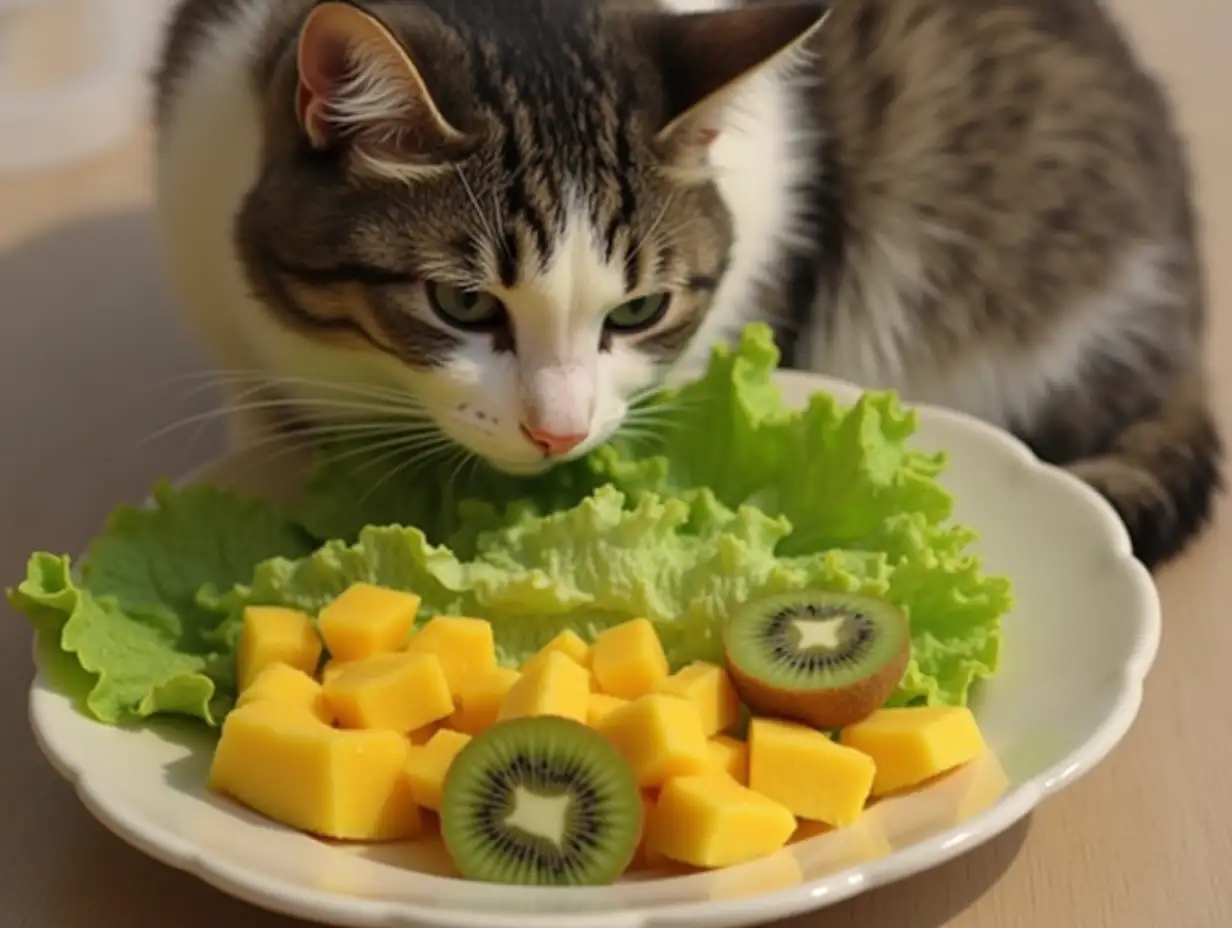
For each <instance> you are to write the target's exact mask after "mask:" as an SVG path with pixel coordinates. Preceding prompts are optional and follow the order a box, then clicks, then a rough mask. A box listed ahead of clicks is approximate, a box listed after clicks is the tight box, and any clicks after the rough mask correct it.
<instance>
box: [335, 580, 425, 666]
mask: <svg viewBox="0 0 1232 928" xmlns="http://www.w3.org/2000/svg"><path fill="white" fill-rule="evenodd" d="M419 603H420V599H419V597H418V596H416V595H415V594H414V593H404V592H402V591H401V590H388V589H385V588H384V587H379V586H373V585H372V584H370V583H354V584H352V585H351V586H349V587H347V588H346V589H345V590H344V591H343V592H342V595H341V596H339V597H338V598H337V599H335V600H334V601H333V602H331V603H330V604H329V605H328V606H326V607H325V608H324V609H322V610H321V614H320V615H319V616H318V617H317V625H318V626H320V629H321V637H322V638H324V639H325V647H326V648H328V649H329V655H330V657H331V658H333V659H334V660H337V661H357V660H361V659H362V658H365V657H371V656H372V655H373V654H380V653H382V652H384V651H398V650H401V649H402V647H403V646H405V644H406V639H407V636H408V635H409V634H410V633H411V626H412V625H413V624H414V622H415V616H416V615H417V614H418V613H419Z"/></svg>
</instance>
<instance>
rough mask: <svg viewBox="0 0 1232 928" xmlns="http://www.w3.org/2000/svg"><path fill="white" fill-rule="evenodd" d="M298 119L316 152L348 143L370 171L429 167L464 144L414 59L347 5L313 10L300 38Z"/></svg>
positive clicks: (325, 5) (371, 20) (384, 29)
mask: <svg viewBox="0 0 1232 928" xmlns="http://www.w3.org/2000/svg"><path fill="white" fill-rule="evenodd" d="M297 64H298V72H299V87H298V92H297V94H296V101H295V112H296V117H297V118H298V120H299V125H300V128H301V129H302V130H303V132H304V134H305V135H306V136H307V137H308V141H309V142H310V144H311V145H312V146H313V147H314V148H325V147H328V146H332V145H337V144H340V143H341V144H347V145H350V146H352V147H353V149H354V150H355V151H356V152H357V153H358V154H360V155H362V156H363V158H364V160H365V161H366V162H368V163H369V164H370V165H381V164H385V163H388V164H389V165H391V166H395V167H396V166H398V165H401V166H404V167H407V168H411V169H413V168H414V167H421V168H422V167H425V166H430V165H432V164H436V163H438V162H439V161H440V160H442V157H443V155H444V154H445V153H446V152H447V151H448V150H449V149H451V148H453V147H455V146H456V145H457V144H458V143H459V142H461V141H463V140H464V138H465V137H464V136H463V133H461V132H459V131H458V130H457V129H456V128H454V126H452V125H451V124H450V123H449V121H448V120H447V119H446V118H445V117H444V115H442V113H441V111H440V109H439V108H438V107H437V104H436V101H435V100H433V98H432V94H431V92H430V91H429V90H428V87H427V84H426V83H425V82H424V79H423V76H422V75H421V74H420V72H419V69H418V68H417V67H416V66H415V62H414V61H412V60H411V56H410V55H409V54H408V53H407V50H406V49H405V48H404V47H403V45H402V43H401V42H399V41H398V39H397V37H395V36H394V35H393V33H391V32H390V31H389V29H388V28H387V27H386V26H385V25H384V24H383V23H382V22H380V20H378V19H376V18H375V17H374V16H372V15H371V14H369V13H366V12H364V11H363V10H361V9H359V8H358V7H355V6H352V5H351V4H350V3H346V2H325V3H321V4H319V5H318V6H316V7H314V8H313V10H312V12H311V13H310V14H309V15H308V18H307V19H306V20H305V22H304V25H303V26H302V27H301V29H300V33H299V48H298V55H297Z"/></svg>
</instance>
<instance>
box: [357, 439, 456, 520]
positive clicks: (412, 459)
mask: <svg viewBox="0 0 1232 928" xmlns="http://www.w3.org/2000/svg"><path fill="white" fill-rule="evenodd" d="M441 447H446V446H441ZM394 453H395V454H396V453H398V452H396V451H395V452H394ZM388 457H389V456H388V455H387V456H386V459H388ZM432 457H433V454H431V453H429V454H426V455H422V456H419V457H416V456H414V455H410V454H408V455H407V456H406V459H405V460H404V461H402V462H400V463H398V464H396V465H394V466H393V467H391V468H390V469H389V471H388V472H387V473H386V474H385V476H384V477H382V478H380V479H379V480H377V481H376V482H374V483H373V484H372V485H371V486H369V487H368V490H367V492H366V493H364V495H363V496H362V497H360V499H359V501H358V502H357V503H356V504H355V505H356V506H362V505H363V504H364V503H365V502H367V500H368V499H369V498H370V497H371V496H372V494H373V493H375V492H376V491H377V490H378V489H380V488H381V487H382V486H383V485H384V484H386V483H388V482H389V481H390V480H392V479H393V478H394V477H396V476H397V475H398V474H400V473H405V472H406V470H407V468H409V467H413V466H415V465H419V466H421V467H422V466H423V465H424V464H426V463H427V462H428V461H430V460H431V459H432Z"/></svg>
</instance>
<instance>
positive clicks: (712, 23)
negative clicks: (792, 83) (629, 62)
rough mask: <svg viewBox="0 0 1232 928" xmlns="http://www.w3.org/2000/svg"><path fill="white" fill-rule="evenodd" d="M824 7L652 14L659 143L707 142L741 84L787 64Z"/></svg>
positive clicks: (825, 12)
mask: <svg viewBox="0 0 1232 928" xmlns="http://www.w3.org/2000/svg"><path fill="white" fill-rule="evenodd" d="M829 12H830V6H829V4H828V3H825V2H811V3H799V2H796V3H767V4H757V5H754V6H743V7H736V8H732V9H719V10H713V11H707V12H704V13H685V14H668V15H662V14H659V15H654V16H652V17H651V21H650V22H649V23H648V24H647V27H648V29H649V32H650V34H649V36H648V39H649V42H648V44H649V47H650V48H651V49H652V54H654V56H655V58H656V60H657V63H658V66H659V70H660V73H661V74H662V75H663V82H664V86H665V87H666V90H667V96H668V104H667V112H666V113H665V120H664V124H663V126H662V127H661V128H660V130H659V133H658V139H659V141H660V142H664V143H667V142H670V143H672V144H674V145H677V144H678V145H684V146H687V147H696V146H699V145H700V146H706V145H709V144H710V143H711V142H713V141H714V140H715V138H717V137H718V135H719V133H720V132H722V130H723V127H724V124H725V115H726V111H727V109H728V107H729V106H730V104H731V103H732V101H733V99H734V98H735V97H736V96H737V94H738V92H739V90H740V89H741V88H742V87H743V85H744V84H745V83H746V82H747V81H748V80H749V79H750V78H752V77H753V76H754V75H756V74H759V73H761V72H762V71H764V70H766V69H767V68H770V67H772V66H777V65H779V64H782V63H789V62H790V61H791V60H792V58H793V57H794V55H796V54H797V53H799V52H800V51H801V50H802V49H803V47H804V45H805V44H806V43H807V42H808V41H809V39H810V38H812V36H813V35H814V34H815V33H816V32H817V30H818V29H820V28H821V26H822V24H823V23H824V22H825V20H826V17H827V16H828V15H829Z"/></svg>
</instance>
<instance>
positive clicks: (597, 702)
mask: <svg viewBox="0 0 1232 928" xmlns="http://www.w3.org/2000/svg"><path fill="white" fill-rule="evenodd" d="M628 704H629V700H627V699H618V698H617V697H615V696H608V695H607V694H606V693H591V694H590V705H589V706H588V707H587V709H586V724H587V725H589V726H590V727H591V728H594V727H596V726H597V725H598V724H599V723H600V722H602V721H603V720H604V719H605V718H607V717H608V716H609V715H610V714H611V713H612V710H614V709H619V708H620V707H621V706H627V705H628Z"/></svg>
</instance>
